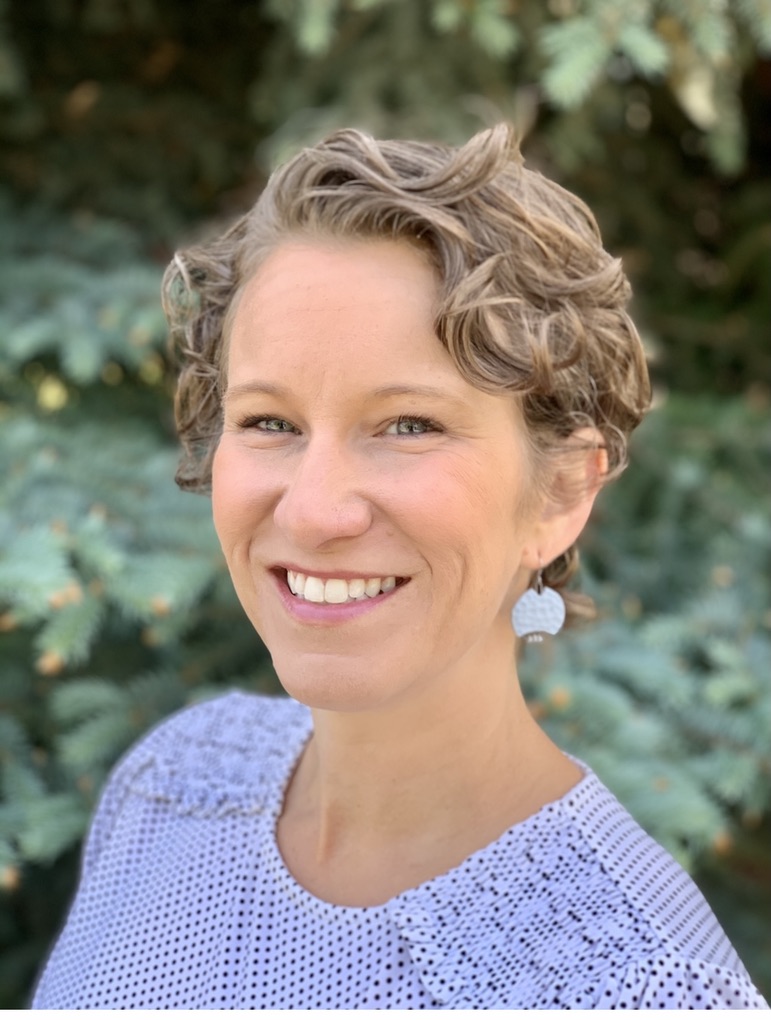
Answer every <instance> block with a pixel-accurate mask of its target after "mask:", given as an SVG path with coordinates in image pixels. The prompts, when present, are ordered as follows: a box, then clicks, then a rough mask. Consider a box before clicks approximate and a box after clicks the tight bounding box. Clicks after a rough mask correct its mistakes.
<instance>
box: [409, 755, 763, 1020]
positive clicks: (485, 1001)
mask: <svg viewBox="0 0 771 1020" xmlns="http://www.w3.org/2000/svg"><path fill="white" fill-rule="evenodd" d="M395 906H396V908H397V913H396V918H395V919H396V921H397V924H398V925H399V927H400V928H401V929H402V933H403V935H404V936H405V938H406V939H407V941H408V943H410V944H411V946H412V947H413V955H414V958H416V960H418V959H419V961H420V962H419V968H420V969H421V972H422V974H423V978H424V981H425V983H427V984H428V985H429V986H430V987H431V989H432V993H433V994H435V995H436V996H437V997H438V998H439V999H440V1001H444V999H446V1000H447V1002H448V1003H452V1005H453V1007H454V1008H461V1007H470V1008H486V1009H510V1008H515V1007H516V1008H531V1009H532V1008H538V1009H565V1008H594V1007H597V1006H608V1007H613V1006H615V1007H616V1008H620V1007H621V1004H622V1002H626V1003H627V1004H628V1005H629V1008H633V1007H634V1008H640V1005H641V1004H642V1003H645V1002H651V1003H653V1004H654V1005H655V1006H659V1005H662V1004H665V1005H666V1004H668V1003H673V1002H675V1001H676V1002H678V1003H679V1004H680V1005H682V1004H683V1003H686V1004H697V1003H698V1002H700V1001H702V1000H704V1001H707V999H708V995H712V996H714V997H716V998H715V1001H719V1002H721V1003H722V1002H726V1003H727V1002H728V1001H729V1000H730V1001H734V999H736V1001H739V1000H742V1001H749V1002H754V1003H760V1004H762V999H760V997H759V996H758V994H757V992H756V991H755V990H754V988H753V986H752V983H751V981H750V979H749V977H748V976H747V974H746V972H745V970H744V968H743V966H742V964H741V962H740V961H739V959H738V957H737V955H736V953H735V951H734V950H733V948H732V946H731V944H730V943H729V941H728V939H727V938H726V936H725V935H724V933H723V931H722V930H721V928H720V926H719V925H718V923H717V921H716V919H715V917H714V915H713V914H712V912H711V911H710V909H709V907H708V906H707V904H706V902H705V900H704V898H703V897H702V895H701V893H700V892H699V891H698V889H697V888H696V886H695V885H694V883H693V882H692V881H691V879H690V878H689V877H688V876H687V875H686V874H685V872H684V871H683V870H682V869H681V868H680V867H679V865H677V864H676V862H675V861H674V860H673V859H672V858H671V857H670V856H669V854H667V852H666V851H665V850H664V849H663V848H662V847H660V846H659V845H658V844H657V843H656V842H655V841H654V840H652V839H651V838H650V836H648V835H647V833H645V832H644V831H643V830H642V829H641V828H640V826H639V825H637V823H636V822H635V821H634V820H633V819H632V817H631V816H630V815H629V813H628V812H627V811H626V810H625V809H624V808H623V807H622V805H621V804H620V803H619V802H618V801H617V800H616V798H615V797H613V795H612V794H611V793H610V792H609V791H608V790H607V789H606V788H605V787H604V786H603V784H602V783H601V782H600V781H599V779H597V777H596V776H595V775H594V774H593V773H591V772H588V773H587V775H586V776H585V778H584V779H583V780H582V781H581V782H580V783H579V784H578V785H577V786H576V787H575V788H574V789H573V790H571V791H570V792H569V793H568V794H566V795H565V796H564V797H563V798H561V799H560V800H558V801H555V802H553V803H551V804H547V805H545V807H544V808H542V809H541V810H540V811H539V812H537V813H536V814H535V815H533V816H532V817H531V818H529V819H527V820H526V821H525V822H523V823H521V824H519V825H517V826H514V827H513V828H512V829H510V830H509V831H508V832H506V833H504V835H503V836H502V837H501V838H500V839H499V840H497V841H496V842H495V843H494V844H491V845H490V846H489V847H487V848H485V849H484V850H483V851H480V852H479V853H478V854H476V855H473V856H472V857H471V858H469V859H468V860H467V861H466V862H464V864H463V865H462V867H461V868H460V869H456V870H455V871H454V872H451V873H449V874H448V875H446V876H442V877H440V878H439V879H438V880H434V881H433V882H431V883H429V884H428V885H427V886H425V887H422V888H421V889H418V890H415V891H414V892H413V893H408V894H406V895H402V897H399V898H398V902H397V903H396V904H395ZM461 962H462V967H460V969H459V964H460V963H461ZM461 972H462V973H461ZM670 993H671V995H670ZM676 997H677V998H676ZM689 997H690V998H689Z"/></svg>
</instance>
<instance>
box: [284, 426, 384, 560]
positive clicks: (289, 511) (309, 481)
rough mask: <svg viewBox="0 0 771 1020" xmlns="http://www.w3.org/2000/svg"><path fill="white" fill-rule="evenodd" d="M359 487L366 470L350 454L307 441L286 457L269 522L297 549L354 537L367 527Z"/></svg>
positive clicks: (367, 507)
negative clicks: (288, 461) (286, 467)
mask: <svg viewBox="0 0 771 1020" xmlns="http://www.w3.org/2000/svg"><path fill="white" fill-rule="evenodd" d="M365 489H366V470H365V469H364V468H363V466H361V465H360V464H359V463H358V460H357V458H356V457H355V455H354V454H353V452H352V451H347V450H346V449H345V448H344V447H343V446H342V445H341V443H340V442H339V441H333V440H326V441H322V440H321V439H319V440H318V441H316V440H311V441H310V442H309V443H308V445H307V446H306V447H305V449H304V450H302V452H299V451H298V453H297V454H296V456H295V457H294V458H292V468H291V472H290V474H289V476H288V478H287V479H286V482H285V485H284V487H283V490H282V492H281V495H280V498H279V500H278V503H277V504H276V508H275V511H274V520H275V522H276V524H277V526H278V527H279V528H280V529H281V530H282V531H283V532H284V533H285V534H286V535H287V537H289V538H290V539H291V540H292V542H293V544H295V545H296V546H297V547H298V548H302V549H318V548H320V547H322V546H324V545H326V544H327V543H329V542H333V541H335V540H340V539H345V538H355V537H356V536H357V535H362V534H364V533H365V532H366V531H367V530H368V529H369V527H370V525H371V523H372V505H371V503H370V501H369V499H368V498H367V497H366V495H365V494H364V490H365Z"/></svg>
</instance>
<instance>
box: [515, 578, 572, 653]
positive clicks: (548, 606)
mask: <svg viewBox="0 0 771 1020" xmlns="http://www.w3.org/2000/svg"><path fill="white" fill-rule="evenodd" d="M511 622H512V624H513V625H514V632H515V634H516V635H517V637H519V638H524V639H525V641H528V642H535V641H543V639H544V635H545V634H552V635H553V634H557V633H559V631H560V630H561V629H562V624H563V623H564V622H565V602H564V600H563V598H562V596H561V595H560V593H559V592H558V591H555V589H554V588H549V587H547V586H546V585H545V584H544V583H543V570H542V569H541V568H540V567H539V568H538V572H537V573H536V575H535V582H534V584H533V586H532V587H531V588H528V589H527V591H526V592H523V593H522V595H520V597H519V598H518V599H517V602H516V604H515V606H514V609H513V610H512V613H511Z"/></svg>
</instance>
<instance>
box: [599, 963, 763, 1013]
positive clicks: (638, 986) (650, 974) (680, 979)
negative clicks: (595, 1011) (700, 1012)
mask: <svg viewBox="0 0 771 1020" xmlns="http://www.w3.org/2000/svg"><path fill="white" fill-rule="evenodd" d="M596 1005H597V1008H599V1009H768V1008H769V1006H768V1003H767V1002H766V1001H765V999H764V998H763V996H762V995H761V994H760V992H759V991H758V990H757V989H756V988H755V986H754V985H753V984H752V981H751V980H750V978H749V976H748V974H747V973H746V972H745V971H744V970H741V971H737V970H732V969H730V968H727V967H720V966H717V965H716V964H714V963H706V962H704V961H702V960H687V959H681V958H679V957H675V956H661V957H658V958H656V959H652V960H639V961H636V962H634V963H632V964H631V965H630V966H628V967H627V969H626V971H623V972H621V973H617V974H612V975H610V976H609V978H608V979H607V981H606V982H605V984H604V987H603V988H602V990H601V991H600V994H599V996H598V999H597V1004H596Z"/></svg>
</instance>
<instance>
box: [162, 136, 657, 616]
mask: <svg viewBox="0 0 771 1020" xmlns="http://www.w3.org/2000/svg"><path fill="white" fill-rule="evenodd" d="M298 237H303V238H314V237H316V238H320V239H345V238H355V239H362V238H366V239H370V238H379V237H382V238H388V239H396V238H403V239H406V240H408V241H410V242H412V243H416V244H418V245H419V246H420V247H421V249H422V250H424V251H425V252H427V253H428V255H429V257H430V258H431V260H432V262H433V264H434V265H435V267H436V270H437V274H438V279H439V288H440V304H439V308H438V312H437V316H436V324H435V325H436V332H437V336H438V338H439V341H440V342H441V343H442V344H444V346H445V347H446V348H447V350H448V351H449V353H450V354H451V355H452V357H453V359H454V360H455V363H456V365H457V366H458V370H459V371H460V372H461V373H462V374H463V375H464V377H465V378H466V379H468V380H469V381H470V382H471V383H472V384H473V385H475V386H478V387H479V388H480V389H483V390H487V391H492V392H501V391H508V392H511V393H512V394H517V395H518V399H519V400H520V402H521V407H522V411H523V417H524V421H525V423H526V425H527V428H528V436H529V440H530V442H531V446H532V448H533V449H534V451H536V454H540V455H541V458H542V459H544V461H545V462H546V461H548V459H549V458H550V457H551V456H553V454H554V453H555V451H558V450H560V449H561V448H563V447H564V440H565V438H566V437H568V436H570V435H571V434H572V433H574V432H575V431H576V429H578V428H581V427H584V426H591V427H593V428H595V429H597V430H598V431H599V433H600V434H601V436H602V439H603V443H604V446H605V448H606V450H607V457H608V471H607V474H606V476H605V481H608V480H610V479H612V478H615V477H616V476H617V475H618V474H620V472H621V471H622V470H623V468H624V466H625V464H626V459H627V438H628V436H629V434H630V433H631V431H632V429H633V428H634V427H635V426H636V425H638V424H639V422H640V421H641V420H642V418H643V416H644V414H645V412H646V410H647V409H648V406H649V402H650V388H649V382H648V373H647V368H646V364H645V357H644V352H643V347H642V344H641V342H640V338H639V336H638V333H637V330H636V328H635V326H634V324H633V322H632V320H631V318H630V317H629V314H628V312H627V304H628V301H629V298H630V296H631V291H630V287H629V283H628V281H627V279H626V276H625V275H624V272H623V270H622V267H621V263H620V261H619V260H618V259H615V258H612V257H611V256H610V255H609V254H608V253H607V252H606V251H605V250H604V249H603V246H602V240H601V238H600V233H599V229H598V227H597V223H596V221H595V218H594V216H593V215H592V213H591V211H590V210H589V209H588V207H587V206H586V205H585V204H584V203H583V202H582V201H581V200H580V199H579V198H577V197H576V196H575V195H573V194H571V193H570V192H568V191H566V190H565V189H563V188H561V187H560V186H559V185H557V184H555V183H554V182H552V181H550V180H548V179H547V178H545V177H543V176H542V175H541V174H539V173H536V172H534V171H532V170H529V169H527V168H526V167H525V166H524V165H523V161H522V157H521V156H520V153H519V149H518V147H517V145H516V142H515V140H514V137H513V133H512V131H511V129H510V128H509V127H508V126H507V125H504V124H500V125H498V126H497V127H494V128H492V129H490V130H488V131H483V132H481V133H479V134H477V135H475V136H474V137H473V138H471V140H470V141H469V142H467V143H466V144H465V145H463V146H461V147H459V148H453V147H450V146H446V145H438V144H429V143H423V142H414V141H378V140H376V139H374V138H371V137H370V136H369V135H367V134H364V133H363V132H360V131H355V130H345V131H338V132H337V133H335V134H333V135H331V136H330V137H329V138H327V139H325V140H324V141H322V142H319V143H318V144H317V145H315V146H313V147H311V148H307V149H304V150H303V151H302V152H300V153H299V154H298V155H297V156H295V157H294V158H293V159H292V160H290V161H289V162H287V163H285V164H284V165H283V166H281V167H279V168H278V169H277V170H275V171H274V173H273V174H272V175H271V177H270V179H269V181H268V183H267V185H266V187H265V189H264V191H263V192H262V194H261V195H260V197H259V199H258V200H257V202H256V203H255V205H254V207H253V208H252V209H251V211H250V212H248V213H247V214H246V215H245V216H243V217H242V218H241V219H239V220H238V221H237V222H236V223H235V224H234V225H233V226H232V227H231V229H230V230H228V231H227V232H226V233H225V234H224V235H223V236H221V237H220V238H217V239H215V240H213V241H211V242H210V243H208V244H205V245H201V246H198V247H194V248H190V249H188V250H187V251H183V252H180V253H178V254H177V255H176V256H175V257H174V259H173V261H172V263H171V264H170V266H169V268H168V269H167V271H166V275H165V277H164V284H163V294H164V308H165V310H166V314H167V317H168V319H169V324H170V328H171V334H172V339H173V341H174V343H175V345H176V347H177V349H178V351H179V354H180V357H181V371H180V377H179V386H178V390H177V399H176V415H177V427H178V430H179V435H180V439H181V442H182V448H183V453H182V457H181V460H180V467H179V471H178V472H177V482H178V484H179V485H180V486H182V487H183V488H185V489H192V490H195V491H207V490H208V488H209V486H210V482H211V461H212V457H213V454H214V450H215V449H216V446H217V443H218V440H219V436H220V431H221V427H222V425H221V418H222V408H221V395H222V392H223V390H224V381H225V369H226V358H225V353H226V343H227V327H228V322H229V320H230V318H231V317H232V314H233V310H234V308H235V305H236V302H237V300H238V297H239V295H240V291H241V289H242V287H243V285H244V284H245V283H246V282H247V281H248V280H249V279H250V278H251V276H252V274H253V273H254V272H255V270H256V269H257V267H258V266H259V265H260V263H261V261H262V260H263V259H264V258H265V257H266V256H267V255H268V254H269V253H270V252H271V251H273V250H274V249H275V248H276V247H277V246H278V245H280V244H281V243H282V242H284V241H286V240H288V239H290V238H298ZM536 459H537V458H536ZM577 564H578V558H577V551H576V549H575V547H571V549H569V550H568V551H567V552H566V553H565V554H563V555H562V556H561V557H559V558H558V559H557V560H555V561H554V562H553V563H550V564H548V565H544V580H545V582H546V583H547V584H549V585H551V586H553V587H555V588H558V589H561V590H562V594H563V596H564V597H565V598H566V602H567V605H568V616H569V617H570V616H571V615H573V616H575V615H583V613H582V607H584V608H585V604H586V603H585V600H582V599H581V598H580V597H579V596H576V595H575V593H572V592H566V591H564V588H565V585H566V584H567V582H568V581H569V580H570V578H571V576H572V575H573V574H574V572H575V570H576V568H577Z"/></svg>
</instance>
